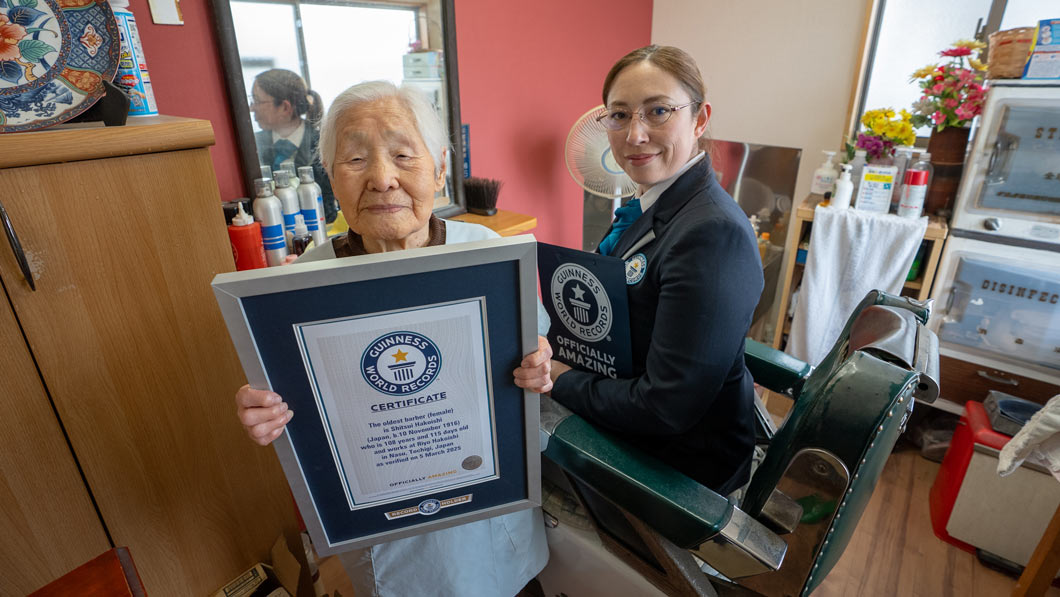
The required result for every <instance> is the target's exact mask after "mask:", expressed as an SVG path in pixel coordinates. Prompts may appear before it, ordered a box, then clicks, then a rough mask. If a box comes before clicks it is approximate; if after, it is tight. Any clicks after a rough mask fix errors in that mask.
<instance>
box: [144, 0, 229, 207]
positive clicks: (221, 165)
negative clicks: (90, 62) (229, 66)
mask: <svg viewBox="0 0 1060 597" xmlns="http://www.w3.org/2000/svg"><path fill="white" fill-rule="evenodd" d="M180 9H181V11H182V12H183V14H184V25H182V26H180V25H155V24H154V23H153V22H152V21H151V8H150V7H149V6H148V4H147V0H129V10H131V11H132V12H133V14H134V15H136V25H137V26H138V27H139V29H140V40H141V41H142V42H143V46H144V56H145V57H146V58H147V70H148V71H149V72H150V73H151V83H152V85H153V86H154V90H155V100H156V101H157V102H158V111H159V113H161V114H169V115H172V116H189V117H193V118H202V119H204V120H209V121H210V122H211V123H212V124H213V132H214V136H215V137H216V139H217V144H216V145H214V146H213V147H212V148H210V153H211V155H212V156H213V167H214V170H215V171H216V172H217V184H218V187H220V190H221V199H223V200H226V201H227V200H229V199H235V198H236V197H242V196H243V195H244V191H243V182H242V178H241V177H240V174H239V153H238V150H237V148H236V133H235V129H234V128H233V127H232V118H231V116H229V113H228V92H227V91H226V88H225V81H224V70H223V69H222V67H221V58H220V54H219V52H218V49H217V39H216V36H215V35H214V26H213V13H212V12H211V10H210V3H209V1H208V0H181V2H180Z"/></svg>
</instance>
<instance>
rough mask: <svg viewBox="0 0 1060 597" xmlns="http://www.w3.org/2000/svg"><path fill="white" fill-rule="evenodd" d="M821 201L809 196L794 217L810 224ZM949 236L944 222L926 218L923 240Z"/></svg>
mask: <svg viewBox="0 0 1060 597" xmlns="http://www.w3.org/2000/svg"><path fill="white" fill-rule="evenodd" d="M822 201H824V195H812V194H811V195H810V196H809V197H807V198H806V199H803V201H802V203H801V204H799V207H798V209H797V210H796V212H795V215H796V216H798V218H799V219H800V220H804V221H806V222H812V221H813V212H814V210H815V209H816V208H817V204H818V203H820V202H822ZM851 209H853V208H851ZM949 234H950V227H949V226H948V225H947V224H946V220H944V219H942V218H940V217H939V216H928V227H927V232H925V233H924V238H925V239H926V240H942V239H944V238H946V237H947V236H949Z"/></svg>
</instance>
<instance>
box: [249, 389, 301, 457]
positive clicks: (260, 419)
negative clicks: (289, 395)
mask: <svg viewBox="0 0 1060 597" xmlns="http://www.w3.org/2000/svg"><path fill="white" fill-rule="evenodd" d="M236 414H238V415H239V422H240V423H242V424H243V428H244V429H246V430H247V435H249V436H250V439H252V440H254V441H255V442H256V443H258V444H260V445H262V446H267V445H269V444H271V443H272V441H273V440H274V439H276V438H277V437H280V434H281V433H283V428H284V426H285V425H287V423H288V422H289V421H290V420H291V417H293V416H294V411H293V410H290V409H288V408H287V403H286V402H284V401H283V399H282V398H280V396H279V394H277V393H275V392H270V391H268V390H255V389H254V388H252V387H250V385H245V386H243V387H241V388H239V391H238V392H236Z"/></svg>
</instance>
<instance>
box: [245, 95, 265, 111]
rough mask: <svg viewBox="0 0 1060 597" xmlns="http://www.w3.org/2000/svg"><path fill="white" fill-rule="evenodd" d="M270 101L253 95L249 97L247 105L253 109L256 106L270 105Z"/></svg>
mask: <svg viewBox="0 0 1060 597" xmlns="http://www.w3.org/2000/svg"><path fill="white" fill-rule="evenodd" d="M269 101H270V100H267V99H258V98H256V97H254V96H253V95H248V96H247V105H249V106H250V107H251V108H253V107H254V106H264V105H265V104H267V103H269Z"/></svg>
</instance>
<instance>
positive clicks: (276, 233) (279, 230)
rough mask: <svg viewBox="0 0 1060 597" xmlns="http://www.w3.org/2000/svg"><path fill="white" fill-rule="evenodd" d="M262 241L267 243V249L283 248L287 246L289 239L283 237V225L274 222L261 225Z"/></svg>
mask: <svg viewBox="0 0 1060 597" xmlns="http://www.w3.org/2000/svg"><path fill="white" fill-rule="evenodd" d="M261 242H262V244H264V245H265V250H266V251H271V250H273V249H282V248H284V247H286V246H287V241H285V240H284V238H283V226H281V225H279V224H273V225H272V226H262V227H261Z"/></svg>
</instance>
